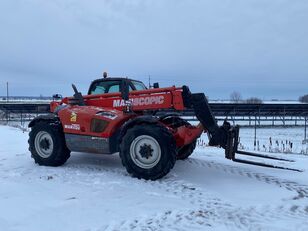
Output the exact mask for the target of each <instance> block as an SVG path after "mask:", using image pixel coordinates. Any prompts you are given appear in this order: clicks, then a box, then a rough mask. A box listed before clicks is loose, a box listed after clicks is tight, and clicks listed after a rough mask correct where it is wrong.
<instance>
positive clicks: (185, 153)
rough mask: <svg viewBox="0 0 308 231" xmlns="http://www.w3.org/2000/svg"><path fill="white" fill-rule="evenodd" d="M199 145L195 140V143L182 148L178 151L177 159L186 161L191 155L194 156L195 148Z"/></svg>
mask: <svg viewBox="0 0 308 231" xmlns="http://www.w3.org/2000/svg"><path fill="white" fill-rule="evenodd" d="M196 145H197V140H195V141H194V142H192V143H190V144H187V145H185V146H184V147H182V148H180V149H179V150H178V154H177V156H176V158H177V159H178V160H185V159H187V158H188V157H189V156H190V155H191V154H193V152H194V150H195V148H196Z"/></svg>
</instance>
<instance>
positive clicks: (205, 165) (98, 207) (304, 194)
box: [0, 126, 308, 231]
mask: <svg viewBox="0 0 308 231" xmlns="http://www.w3.org/2000/svg"><path fill="white" fill-rule="evenodd" d="M280 132H281V131H280ZM290 132H291V130H290ZM292 132H293V131H292ZM275 133H277V134H278V133H279V131H276V132H275ZM295 133H296V132H295ZM244 134H246V135H245V137H246V138H245V137H242V139H244V141H243V142H247V145H249V144H250V142H251V132H249V131H248V130H246V131H243V135H244ZM292 134H293V133H292ZM259 135H260V134H259ZM27 136H28V134H27V133H22V131H20V130H18V129H16V128H11V127H6V126H0V137H1V141H0V144H1V145H0V230H5V231H6V230H8V231H10V230H31V231H32V230H44V231H45V230H46V231H47V230H57V231H58V230H59V231H60V230H65V231H68V230H74V231H78V230H85V231H86V230H87V231H88V230H89V231H90V230H91V231H92V230H96V231H101V230H121V231H122V230H308V182H307V179H308V157H307V156H304V155H296V154H275V155H278V156H286V155H287V156H288V157H289V158H292V159H294V160H296V163H288V164H286V163H279V164H280V165H285V166H289V167H296V168H300V169H303V170H305V171H304V172H302V173H299V172H290V171H284V170H275V169H266V168H261V167H256V166H248V165H241V164H237V163H233V162H230V161H228V160H225V159H224V158H223V151H222V150H220V149H217V148H208V147H206V148H201V147H200V148H198V149H197V150H196V151H195V153H194V154H193V155H192V156H191V158H189V159H188V160H186V161H178V162H177V163H176V165H175V167H174V169H173V170H172V171H171V173H170V174H169V175H168V176H167V177H165V178H163V179H161V180H158V181H155V182H153V181H144V180H137V179H134V178H131V177H130V176H128V175H127V174H126V171H125V170H124V168H123V167H122V166H121V162H120V159H119V156H118V155H113V156H104V155H90V154H77V153H73V154H72V156H71V158H70V159H69V160H68V162H67V163H66V164H65V165H64V166H62V167H58V168H51V167H40V166H38V165H35V164H34V162H33V160H32V159H31V158H30V153H29V152H28V150H27V148H28V145H27ZM265 136H266V135H265ZM293 136H295V135H294V134H293ZM267 139H268V138H267V137H265V138H264V140H267ZM283 139H285V137H283ZM245 140H246V141H245Z"/></svg>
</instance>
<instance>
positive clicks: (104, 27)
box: [0, 0, 308, 100]
mask: <svg viewBox="0 0 308 231" xmlns="http://www.w3.org/2000/svg"><path fill="white" fill-rule="evenodd" d="M0 12H1V13H0V95H6V82H9V91H10V94H11V95H15V96H17V95H25V96H38V95H44V96H50V95H52V94H54V93H60V94H62V95H65V96H67V95H72V94H73V91H72V89H71V83H75V84H76V85H77V86H78V88H79V90H80V91H81V92H83V93H85V92H86V91H87V89H88V86H89V84H90V82H91V81H92V80H94V79H97V78H100V77H101V76H102V72H103V71H107V72H108V74H109V76H123V77H130V78H135V79H139V80H142V81H144V82H146V83H147V82H148V79H149V76H150V78H151V82H159V83H160V85H161V86H171V85H176V86H182V85H184V84H185V85H188V86H190V88H191V91H193V92H205V94H206V95H207V96H208V97H209V98H210V99H228V98H229V97H230V94H231V93H232V92H233V91H238V92H240V93H241V95H242V97H243V98H248V97H252V96H253V97H259V98H261V99H264V100H265V99H266V100H268V99H283V100H285V99H298V97H299V96H301V95H304V94H308V13H307V12H308V1H307V0H270V1H269V0H220V1H215V0H211V1H210V0H122V1H121V0H0Z"/></svg>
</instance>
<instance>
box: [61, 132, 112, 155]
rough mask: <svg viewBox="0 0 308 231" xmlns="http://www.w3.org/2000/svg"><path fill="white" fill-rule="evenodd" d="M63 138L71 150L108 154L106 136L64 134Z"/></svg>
mask: <svg viewBox="0 0 308 231" xmlns="http://www.w3.org/2000/svg"><path fill="white" fill-rule="evenodd" d="M65 140H66V145H67V147H68V149H69V150H71V151H73V152H89V153H102V154H110V150H109V139H108V138H102V137H93V136H83V135H75V134H65Z"/></svg>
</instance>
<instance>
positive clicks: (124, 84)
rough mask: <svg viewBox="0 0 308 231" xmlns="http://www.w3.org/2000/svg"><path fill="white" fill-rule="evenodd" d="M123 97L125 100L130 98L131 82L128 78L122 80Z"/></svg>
mask: <svg viewBox="0 0 308 231" xmlns="http://www.w3.org/2000/svg"><path fill="white" fill-rule="evenodd" d="M120 90H121V97H122V99H123V100H125V101H127V100H129V82H128V80H126V79H125V80H123V81H122V82H121V89H120Z"/></svg>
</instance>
